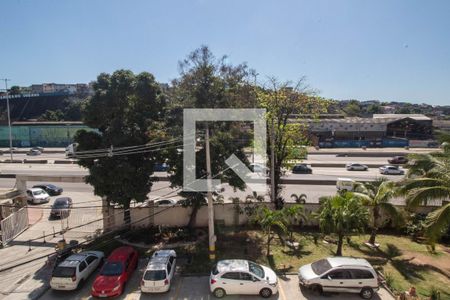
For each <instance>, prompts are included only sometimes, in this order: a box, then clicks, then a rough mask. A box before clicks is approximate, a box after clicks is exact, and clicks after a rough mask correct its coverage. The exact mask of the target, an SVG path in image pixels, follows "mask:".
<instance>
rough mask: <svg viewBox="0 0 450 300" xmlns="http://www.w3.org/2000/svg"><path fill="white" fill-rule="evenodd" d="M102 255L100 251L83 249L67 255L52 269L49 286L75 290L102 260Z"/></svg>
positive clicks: (55, 288) (103, 255)
mask: <svg viewBox="0 0 450 300" xmlns="http://www.w3.org/2000/svg"><path fill="white" fill-rule="evenodd" d="M104 257H105V254H104V253H103V252H101V251H85V252H80V253H77V254H73V255H71V256H69V257H68V258H66V260H64V261H63V262H61V263H60V264H59V265H58V266H57V267H56V268H55V269H54V270H53V273H52V278H51V279H50V287H51V288H52V289H54V290H65V291H71V290H76V289H77V288H79V287H80V286H81V285H82V284H83V283H84V282H86V280H87V279H88V277H89V275H91V274H92V272H94V271H95V269H97V267H98V266H99V265H100V264H101V263H102V262H103V259H104Z"/></svg>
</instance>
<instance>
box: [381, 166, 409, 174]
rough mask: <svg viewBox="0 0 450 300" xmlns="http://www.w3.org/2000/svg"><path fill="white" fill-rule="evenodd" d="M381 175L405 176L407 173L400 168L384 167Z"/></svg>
mask: <svg viewBox="0 0 450 300" xmlns="http://www.w3.org/2000/svg"><path fill="white" fill-rule="evenodd" d="M379 170H380V174H384V175H404V174H405V171H404V170H403V169H400V167H399V166H390V165H387V166H382V167H380V169H379Z"/></svg>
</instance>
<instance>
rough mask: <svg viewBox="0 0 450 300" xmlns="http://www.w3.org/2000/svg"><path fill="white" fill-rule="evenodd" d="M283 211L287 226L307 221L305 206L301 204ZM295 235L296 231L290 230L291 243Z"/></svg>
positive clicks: (285, 208)
mask: <svg viewBox="0 0 450 300" xmlns="http://www.w3.org/2000/svg"><path fill="white" fill-rule="evenodd" d="M282 211H283V213H284V215H285V217H286V221H287V222H288V223H287V226H289V225H292V224H295V223H297V222H298V221H300V220H303V221H306V220H307V216H306V214H305V213H304V208H303V205H301V204H295V205H292V206H289V207H288V206H285V207H283V209H282ZM293 233H294V231H293V230H292V228H291V230H289V239H290V241H291V242H292V241H293V240H294V239H293Z"/></svg>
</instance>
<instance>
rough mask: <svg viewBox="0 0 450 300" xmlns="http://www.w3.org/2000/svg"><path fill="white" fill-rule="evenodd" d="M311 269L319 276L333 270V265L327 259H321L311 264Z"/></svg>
mask: <svg viewBox="0 0 450 300" xmlns="http://www.w3.org/2000/svg"><path fill="white" fill-rule="evenodd" d="M311 268H312V270H313V271H314V273H316V274H317V275H321V274H323V273H325V272H326V271H328V270H329V269H331V265H330V263H329V262H328V260H326V259H321V260H318V261H316V262H313V263H312V264H311Z"/></svg>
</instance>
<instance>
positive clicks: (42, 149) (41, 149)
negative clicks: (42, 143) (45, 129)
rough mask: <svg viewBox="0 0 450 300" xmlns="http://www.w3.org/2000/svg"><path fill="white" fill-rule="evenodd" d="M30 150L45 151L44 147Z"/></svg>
mask: <svg viewBox="0 0 450 300" xmlns="http://www.w3.org/2000/svg"><path fill="white" fill-rule="evenodd" d="M30 150H37V151H40V152H44V147H33V148H31V149H30Z"/></svg>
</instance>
